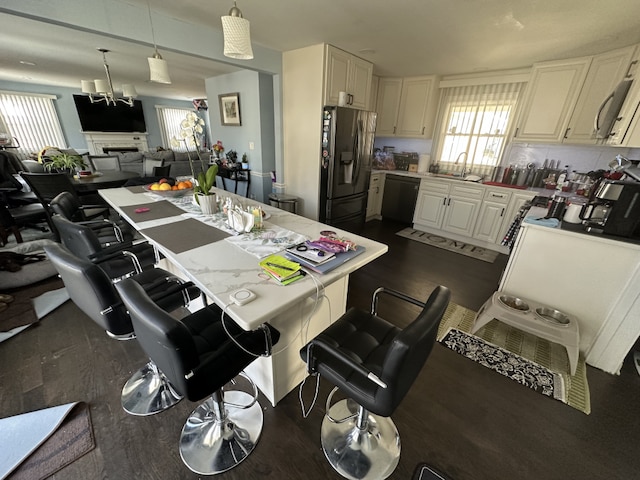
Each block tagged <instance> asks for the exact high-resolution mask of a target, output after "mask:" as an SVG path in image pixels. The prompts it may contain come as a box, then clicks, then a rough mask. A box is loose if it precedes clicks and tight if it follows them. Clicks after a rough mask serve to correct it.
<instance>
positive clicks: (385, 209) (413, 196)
mask: <svg viewBox="0 0 640 480" xmlns="http://www.w3.org/2000/svg"><path fill="white" fill-rule="evenodd" d="M419 188H420V179H419V178H413V177H405V176H401V175H392V174H388V173H387V174H386V176H385V179H384V196H383V197H382V218H384V219H388V220H395V221H397V222H402V223H412V222H413V211H414V210H415V208H416V200H417V198H418V190H419Z"/></svg>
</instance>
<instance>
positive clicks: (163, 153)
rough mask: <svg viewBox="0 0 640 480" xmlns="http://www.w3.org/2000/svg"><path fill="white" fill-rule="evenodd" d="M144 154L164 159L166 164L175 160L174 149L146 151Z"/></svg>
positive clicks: (148, 156) (155, 158)
mask: <svg viewBox="0 0 640 480" xmlns="http://www.w3.org/2000/svg"><path fill="white" fill-rule="evenodd" d="M144 156H145V157H147V158H153V159H154V160H164V164H165V165H166V164H167V163H169V162H173V160H174V154H173V150H160V151H159V152H144Z"/></svg>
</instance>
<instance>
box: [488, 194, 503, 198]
mask: <svg viewBox="0 0 640 480" xmlns="http://www.w3.org/2000/svg"><path fill="white" fill-rule="evenodd" d="M491 196H492V197H493V198H504V195H503V194H502V193H492V194H491Z"/></svg>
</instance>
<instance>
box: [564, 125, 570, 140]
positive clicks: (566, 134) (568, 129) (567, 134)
mask: <svg viewBox="0 0 640 480" xmlns="http://www.w3.org/2000/svg"><path fill="white" fill-rule="evenodd" d="M570 130H571V127H568V128H567V130H566V131H565V132H564V138H569V131H570Z"/></svg>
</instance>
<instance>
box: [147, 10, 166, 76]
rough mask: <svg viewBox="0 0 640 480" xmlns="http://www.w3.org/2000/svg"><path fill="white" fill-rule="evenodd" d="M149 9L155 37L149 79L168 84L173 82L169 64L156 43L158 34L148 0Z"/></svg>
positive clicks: (153, 36) (149, 59)
mask: <svg viewBox="0 0 640 480" xmlns="http://www.w3.org/2000/svg"><path fill="white" fill-rule="evenodd" d="M147 10H148V12H149V24H150V25H151V38H152V39H153V48H154V53H153V55H152V56H151V57H149V58H147V61H148V62H149V81H150V82H154V83H164V84H165V85H168V84H170V83H171V77H170V76H169V65H168V64H167V61H166V60H165V59H163V58H162V55H160V53H158V45H157V44H156V34H155V32H154V30H153V20H152V19H151V5H150V4H149V2H148V1H147Z"/></svg>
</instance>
